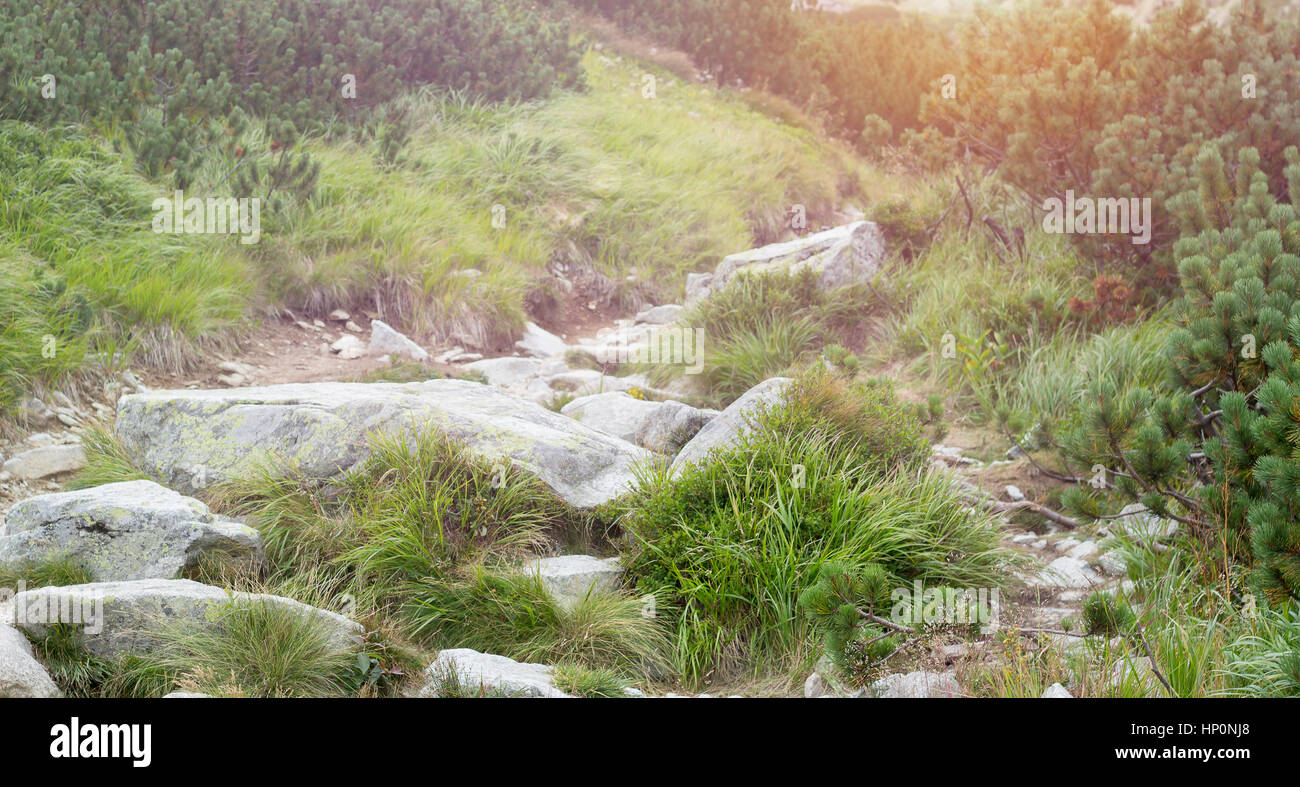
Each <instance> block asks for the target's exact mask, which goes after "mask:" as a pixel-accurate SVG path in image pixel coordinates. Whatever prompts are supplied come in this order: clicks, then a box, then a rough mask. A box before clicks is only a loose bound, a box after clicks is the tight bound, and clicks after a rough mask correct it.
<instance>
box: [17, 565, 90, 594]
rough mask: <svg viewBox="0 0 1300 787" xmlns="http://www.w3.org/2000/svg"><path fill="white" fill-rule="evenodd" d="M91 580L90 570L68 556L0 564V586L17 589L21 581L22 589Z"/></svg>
mask: <svg viewBox="0 0 1300 787" xmlns="http://www.w3.org/2000/svg"><path fill="white" fill-rule="evenodd" d="M93 581H94V579H93V578H92V577H91V574H90V572H89V571H87V570H86V569H85V568H83V567H82V566H81V565H79V564H78V563H77V562H76V561H74V560H71V559H70V558H58V559H54V560H42V561H40V562H37V563H24V564H21V565H7V566H6V565H0V588H11V589H17V587H18V584H19V583H20V582H21V583H22V584H23V589H24V590H35V589H36V588H43V587H48V586H51V585H55V586H63V585H84V584H86V583H87V582H93Z"/></svg>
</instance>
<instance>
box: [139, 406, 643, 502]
mask: <svg viewBox="0 0 1300 787" xmlns="http://www.w3.org/2000/svg"><path fill="white" fill-rule="evenodd" d="M430 429H439V430H442V431H443V432H445V433H446V434H448V435H450V436H451V437H452V438H454V439H456V440H459V441H462V442H463V443H464V444H465V445H466V446H467V447H468V448H469V449H470V451H472V452H474V453H475V454H478V455H479V456H482V457H485V458H487V459H489V460H497V459H502V460H506V461H509V462H511V463H513V464H514V465H516V466H518V467H520V468H522V469H523V470H525V471H527V472H530V473H532V474H534V475H536V476H537V477H538V478H539V479H541V480H542V481H543V482H544V483H545V484H546V485H547V486H549V487H550V488H551V489H553V490H554V491H555V492H556V494H558V495H559V496H560V497H561V498H563V499H564V500H566V501H568V502H569V503H570V504H572V505H574V506H577V507H579V508H587V507H592V506H596V505H599V504H601V503H604V502H606V501H609V500H611V499H613V498H615V497H617V496H619V495H621V494H623V493H624V492H625V491H626V490H627V489H628V488H629V485H630V484H631V482H632V480H633V477H634V476H633V466H634V465H635V464H636V463H637V462H640V461H643V460H645V459H647V458H648V457H649V456H650V455H649V453H647V452H646V451H645V450H644V449H642V448H639V447H637V446H635V445H632V444H631V443H628V442H625V441H623V440H619V439H618V438H616V437H613V436H611V435H607V434H604V433H602V432H598V431H596V430H594V429H592V428H590V427H587V426H584V425H582V424H581V423H578V422H576V421H574V420H573V419H571V418H567V417H565V416H563V415H560V414H559V413H555V412H551V411H550V410H547V409H546V408H544V407H541V406H539V405H536V404H533V403H531V402H526V401H523V400H521V399H519V398H517V397H514V396H511V395H510V394H507V393H505V392H503V391H499V390H496V389H495V388H493V387H491V386H487V385H482V384H479V383H473V382H469V381H466V380H429V381H426V382H422V383H311V384H293V385H275V386H266V387H259V388H240V389H237V390H203V391H190V390H183V391H150V392H148V393H143V394H133V395H131V396H124V397H122V399H121V400H120V401H119V402H118V416H117V425H116V427H115V431H116V433H117V436H118V437H119V438H120V439H121V441H122V443H123V444H124V445H125V446H126V448H127V449H128V450H129V451H131V452H132V453H133V454H134V455H135V457H137V459H138V460H139V461H140V462H141V464H142V465H143V466H144V468H145V469H146V470H148V471H149V472H150V473H152V474H154V475H156V476H158V477H160V478H162V479H164V480H166V482H167V484H168V485H169V486H171V487H173V488H175V489H178V490H180V491H182V492H193V491H194V490H195V488H196V478H197V474H198V473H200V472H201V473H202V475H203V477H204V479H205V482H206V483H212V482H217V481H224V480H228V479H234V478H239V477H243V476H247V475H248V474H250V473H251V472H253V470H254V468H255V467H256V465H257V464H258V463H259V462H261V461H264V460H265V459H266V458H267V457H268V456H275V457H280V458H283V459H285V460H291V461H293V462H294V463H296V464H297V466H298V467H299V469H300V471H301V472H302V473H303V474H305V475H306V476H308V477H310V478H318V479H332V478H337V477H338V476H340V475H341V474H342V473H344V472H345V471H347V470H348V469H349V468H351V467H353V466H355V465H356V464H357V463H358V462H360V461H362V460H363V459H364V458H365V457H366V455H367V454H368V452H369V449H368V444H367V440H368V438H369V436H370V435H371V434H373V433H390V434H397V435H413V434H415V433H417V432H422V431H426V430H430Z"/></svg>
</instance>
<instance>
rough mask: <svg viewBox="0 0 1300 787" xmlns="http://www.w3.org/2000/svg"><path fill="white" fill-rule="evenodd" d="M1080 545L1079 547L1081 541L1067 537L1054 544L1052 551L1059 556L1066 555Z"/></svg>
mask: <svg viewBox="0 0 1300 787" xmlns="http://www.w3.org/2000/svg"><path fill="white" fill-rule="evenodd" d="M1078 545H1079V539H1077V538H1071V537H1066V538H1063V539H1061V540H1060V541H1057V542H1056V543H1054V544H1052V549H1054V550H1056V553H1057V554H1059V555H1064V554H1066V553H1067V552H1069V551H1070V550H1071V549H1074V548H1075V547H1076V546H1078Z"/></svg>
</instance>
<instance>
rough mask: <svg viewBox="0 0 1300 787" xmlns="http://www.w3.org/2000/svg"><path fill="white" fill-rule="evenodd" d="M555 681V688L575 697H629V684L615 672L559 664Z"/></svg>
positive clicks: (556, 668) (577, 665)
mask: <svg viewBox="0 0 1300 787" xmlns="http://www.w3.org/2000/svg"><path fill="white" fill-rule="evenodd" d="M554 681H555V688H557V689H559V690H560V691H562V692H564V693H565V694H571V695H573V696H575V697H584V698H612V697H626V696H627V693H626V689H627V688H628V686H627V683H626V682H625V681H624V680H623V678H621V677H620V676H619V674H618V673H617V672H614V671H613V670H607V669H588V668H587V667H583V666H581V665H579V664H559V665H556V667H555V674H554Z"/></svg>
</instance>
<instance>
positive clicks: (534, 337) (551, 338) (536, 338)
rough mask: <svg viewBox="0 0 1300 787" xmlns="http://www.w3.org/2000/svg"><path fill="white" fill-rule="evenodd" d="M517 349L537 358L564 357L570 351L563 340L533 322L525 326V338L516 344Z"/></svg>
mask: <svg viewBox="0 0 1300 787" xmlns="http://www.w3.org/2000/svg"><path fill="white" fill-rule="evenodd" d="M515 347H516V348H518V349H519V350H521V351H523V352H526V353H528V354H530V355H533V356H535V357H537V358H552V357H554V356H557V355H564V351H565V350H566V349H568V345H566V344H565V343H564V340H563V339H561V338H560V337H558V336H556V335H555V334H553V333H551V332H550V331H548V330H546V329H544V328H542V327H541V326H539V325H538V324H537V323H533V322H530V323H527V324H525V325H524V338H522V339H520V340H519V341H517V342H515Z"/></svg>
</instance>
